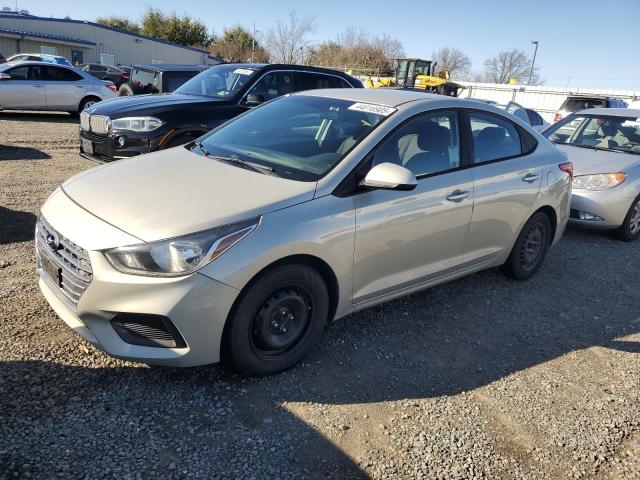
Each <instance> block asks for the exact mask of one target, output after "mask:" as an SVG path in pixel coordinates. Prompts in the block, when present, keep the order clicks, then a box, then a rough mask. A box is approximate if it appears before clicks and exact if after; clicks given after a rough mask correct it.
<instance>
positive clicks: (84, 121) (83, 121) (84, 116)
mask: <svg viewBox="0 0 640 480" xmlns="http://www.w3.org/2000/svg"><path fill="white" fill-rule="evenodd" d="M80 128H82V130H84V131H89V130H90V129H91V126H90V124H89V114H88V113H87V112H86V111H84V110H83V111H82V112H81V113H80Z"/></svg>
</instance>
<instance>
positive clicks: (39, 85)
mask: <svg viewBox="0 0 640 480" xmlns="http://www.w3.org/2000/svg"><path fill="white" fill-rule="evenodd" d="M34 87H36V88H42V87H44V85H42V84H41V83H37V84H35V85H34Z"/></svg>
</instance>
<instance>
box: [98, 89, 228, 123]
mask: <svg viewBox="0 0 640 480" xmlns="http://www.w3.org/2000/svg"><path fill="white" fill-rule="evenodd" d="M203 103H206V104H212V103H215V104H218V103H219V104H221V105H222V104H225V103H227V100H224V99H219V98H211V97H200V96H197V95H183V94H179V93H159V94H151V95H131V96H128V97H118V98H114V99H112V100H107V101H105V102H98V103H96V104H94V105H93V106H92V107H91V108H89V109H87V112H88V113H90V114H91V115H107V116H109V117H113V118H117V117H122V116H125V115H130V114H132V113H136V112H142V113H144V114H148V113H150V112H151V111H163V110H168V109H171V110H172V111H175V109H176V106H179V105H184V106H192V105H197V104H203Z"/></svg>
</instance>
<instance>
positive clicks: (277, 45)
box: [263, 10, 316, 63]
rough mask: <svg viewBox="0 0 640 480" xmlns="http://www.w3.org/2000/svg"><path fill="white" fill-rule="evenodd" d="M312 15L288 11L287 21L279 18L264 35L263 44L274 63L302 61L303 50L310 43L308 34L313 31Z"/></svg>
mask: <svg viewBox="0 0 640 480" xmlns="http://www.w3.org/2000/svg"><path fill="white" fill-rule="evenodd" d="M315 31H316V23H315V18H314V17H299V16H298V14H297V13H296V11H295V10H293V11H291V12H289V21H287V22H283V21H281V20H280V19H278V20H277V21H276V24H275V25H274V26H273V27H271V28H270V29H269V30H268V31H267V33H266V35H265V36H264V41H263V46H264V48H265V49H266V50H267V51H268V52H269V58H270V59H271V61H272V62H275V63H302V61H303V60H304V58H303V57H304V50H305V49H307V48H308V47H309V45H310V44H311V42H310V40H309V34H311V33H315Z"/></svg>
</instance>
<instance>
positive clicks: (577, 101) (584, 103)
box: [560, 98, 607, 112]
mask: <svg viewBox="0 0 640 480" xmlns="http://www.w3.org/2000/svg"><path fill="white" fill-rule="evenodd" d="M606 106H607V101H606V100H605V99H604V98H568V99H566V100H565V102H564V104H563V105H562V108H560V110H565V111H567V112H579V111H580V110H586V109H587V108H603V107H606Z"/></svg>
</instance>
